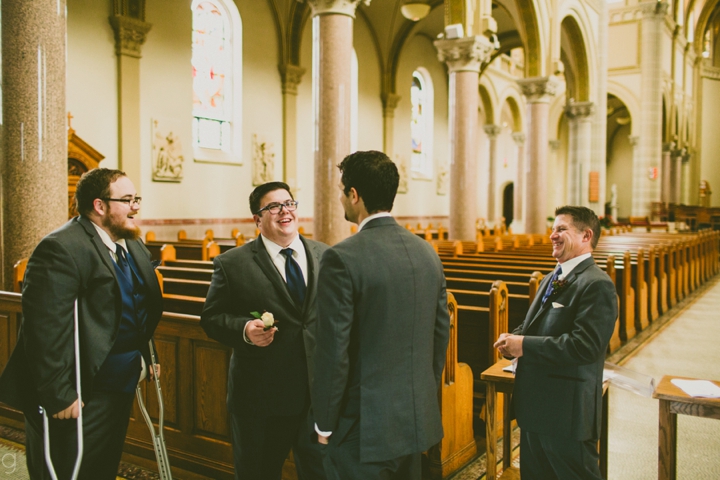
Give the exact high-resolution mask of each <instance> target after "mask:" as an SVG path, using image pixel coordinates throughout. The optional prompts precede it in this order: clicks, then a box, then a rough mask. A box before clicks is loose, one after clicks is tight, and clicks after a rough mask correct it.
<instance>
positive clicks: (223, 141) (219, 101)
mask: <svg viewBox="0 0 720 480" xmlns="http://www.w3.org/2000/svg"><path fill="white" fill-rule="evenodd" d="M191 8H192V16H193V23H192V29H193V32H192V75H193V120H192V122H193V125H192V132H193V152H194V156H195V160H200V161H203V160H205V161H219V162H231V163H240V161H241V159H240V152H241V151H242V150H241V141H242V131H241V118H242V115H241V114H242V103H241V95H240V92H242V85H241V84H240V82H241V79H242V57H241V54H242V43H241V42H242V24H241V22H240V14H239V12H238V10H237V7H236V6H235V3H234V2H232V1H227V2H226V1H224V0H193V2H192V5H191Z"/></svg>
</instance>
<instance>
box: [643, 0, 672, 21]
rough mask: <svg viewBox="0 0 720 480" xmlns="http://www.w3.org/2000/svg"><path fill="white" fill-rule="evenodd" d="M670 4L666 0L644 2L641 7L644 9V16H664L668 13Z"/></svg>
mask: <svg viewBox="0 0 720 480" xmlns="http://www.w3.org/2000/svg"><path fill="white" fill-rule="evenodd" d="M669 7H670V4H669V3H668V2H666V1H665V0H661V1H651V2H642V3H641V4H640V8H641V9H642V13H643V18H653V17H654V18H662V17H664V16H665V15H667V12H668V8H669Z"/></svg>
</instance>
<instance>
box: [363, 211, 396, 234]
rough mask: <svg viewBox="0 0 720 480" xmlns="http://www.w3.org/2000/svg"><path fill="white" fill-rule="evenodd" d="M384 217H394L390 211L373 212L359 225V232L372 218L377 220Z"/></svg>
mask: <svg viewBox="0 0 720 480" xmlns="http://www.w3.org/2000/svg"><path fill="white" fill-rule="evenodd" d="M382 217H392V215H391V214H390V212H378V213H373V214H372V215H370V216H369V217H366V218H365V220H363V221H362V222H360V225H358V229H357V231H358V232H359V231H360V230H362V229H363V227H364V226H365V225H367V223H368V222H369V221H370V220H375V219H376V218H382Z"/></svg>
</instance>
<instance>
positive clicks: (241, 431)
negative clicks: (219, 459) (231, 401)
mask: <svg viewBox="0 0 720 480" xmlns="http://www.w3.org/2000/svg"><path fill="white" fill-rule="evenodd" d="M308 403H309V402H308ZM229 413H230V422H231V432H232V443H233V457H234V461H235V479H236V480H280V478H281V474H282V467H283V464H284V463H285V459H286V458H287V456H288V454H289V453H290V449H291V448H292V451H293V459H294V461H295V468H296V470H297V474H298V479H299V480H325V479H326V478H327V477H326V476H325V471H324V469H323V460H322V459H323V453H322V449H321V446H320V445H319V444H318V443H316V442H312V439H313V438H314V437H315V436H314V435H313V433H314V421H312V419H311V418H310V417H309V415H308V409H307V408H306V409H305V410H304V412H303V413H302V414H300V415H289V416H261V415H258V413H257V412H248V413H250V415H244V414H243V415H240V414H238V412H236V411H235V410H234V409H233V408H229Z"/></svg>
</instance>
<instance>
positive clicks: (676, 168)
mask: <svg viewBox="0 0 720 480" xmlns="http://www.w3.org/2000/svg"><path fill="white" fill-rule="evenodd" d="M686 151H687V150H686V149H684V148H679V149H676V150H673V152H672V154H671V157H670V198H669V200H668V201H669V202H670V203H674V204H676V205H677V204H679V203H680V200H681V198H682V180H683V178H682V173H683V172H682V161H683V157H684V156H685V153H686Z"/></svg>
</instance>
